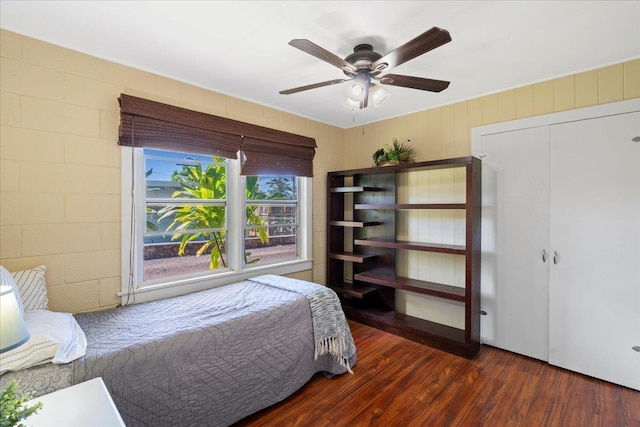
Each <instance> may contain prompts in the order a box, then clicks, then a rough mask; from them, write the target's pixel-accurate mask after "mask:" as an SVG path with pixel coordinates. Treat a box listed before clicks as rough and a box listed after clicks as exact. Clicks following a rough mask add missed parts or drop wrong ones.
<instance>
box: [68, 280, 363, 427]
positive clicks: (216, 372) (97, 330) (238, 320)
mask: <svg viewBox="0 0 640 427" xmlns="http://www.w3.org/2000/svg"><path fill="white" fill-rule="evenodd" d="M76 317H77V320H78V323H79V324H80V326H81V327H82V329H83V330H84V332H85V335H86V336H87V340H88V348H87V354H86V355H85V356H84V357H83V358H82V359H79V360H77V361H75V362H73V363H72V382H73V383H79V382H82V381H86V380H89V379H91V378H94V377H102V378H103V380H104V382H105V384H106V386H107V388H108V389H109V392H110V393H111V396H112V397H113V400H114V402H115V404H116V406H117V407H118V410H119V411H120V413H121V415H122V418H123V419H124V421H125V423H126V424H127V425H128V426H129V427H133V426H143V425H148V426H226V425H230V424H232V423H234V422H236V421H238V420H240V419H242V418H244V417H245V416H247V415H249V414H252V413H254V412H256V411H259V410H260V409H263V408H265V407H267V406H270V405H272V404H274V403H277V402H279V401H281V400H283V399H285V398H286V397H288V396H289V395H291V394H292V393H293V392H294V391H296V390H298V389H299V388H300V387H301V386H302V385H304V384H305V383H306V382H307V381H308V380H309V379H310V378H311V377H312V376H313V374H314V373H316V372H319V371H326V372H329V373H332V374H341V373H344V372H345V371H346V370H347V368H345V367H344V366H343V365H341V363H340V362H339V361H338V360H336V359H335V358H334V357H332V356H331V355H330V354H324V355H321V356H319V357H318V359H317V360H314V336H313V332H312V321H311V311H310V308H309V303H308V301H307V300H306V299H305V297H304V296H303V295H300V294H299V293H297V292H291V291H288V290H285V289H280V288H277V287H273V286H268V285H265V284H261V283H256V282H253V281H244V282H240V283H236V284H233V285H227V286H222V287H219V288H215V289H211V290H207V291H202V292H197V293H193V294H189V295H184V296H180V297H175V298H171V299H167V300H162V301H155V302H150V303H144V304H138V305H133V306H128V307H122V308H118V309H114V310H108V311H104V312H96V313H86V314H80V315H77V316H76ZM349 338H351V337H350V333H349ZM355 359H356V356H355V349H354V354H353V356H352V357H351V360H349V361H348V362H349V364H350V366H353V365H354V364H355V362H356V360H355ZM347 366H348V365H347Z"/></svg>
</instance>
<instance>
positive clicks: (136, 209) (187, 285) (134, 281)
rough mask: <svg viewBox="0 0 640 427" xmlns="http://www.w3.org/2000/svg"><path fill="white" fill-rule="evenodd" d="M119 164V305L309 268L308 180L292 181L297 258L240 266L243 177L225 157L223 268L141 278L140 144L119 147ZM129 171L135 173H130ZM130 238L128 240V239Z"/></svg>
mask: <svg viewBox="0 0 640 427" xmlns="http://www.w3.org/2000/svg"><path fill="white" fill-rule="evenodd" d="M121 167H122V182H121V188H122V206H121V208H122V217H121V219H122V227H121V247H122V256H121V260H122V261H121V263H122V277H121V280H122V288H121V292H120V293H118V296H120V297H121V299H122V305H127V304H131V303H138V302H145V301H153V300H157V299H162V298H168V297H171V296H177V295H182V294H186V293H189V292H195V291H199V290H204V289H209V288H213V287H217V286H222V285H225V284H229V283H234V282H237V281H241V280H245V279H248V278H250V277H253V276H256V275H260V274H278V275H282V274H291V273H296V272H300V271H305V270H311V269H312V268H313V244H312V236H313V226H312V219H313V215H312V199H313V198H312V193H311V191H312V178H311V177H301V176H299V177H297V179H298V205H297V206H298V215H299V221H300V224H299V228H298V233H297V242H296V243H297V252H298V258H296V259H293V260H287V261H283V262H278V263H270V264H265V265H256V266H253V265H247V266H246V267H245V266H244V265H243V264H244V262H243V260H244V229H245V206H246V201H245V191H244V190H245V186H246V184H245V178H244V176H242V175H241V174H240V162H239V161H238V160H236V159H228V160H227V171H226V173H227V213H226V215H227V227H228V232H227V248H226V249H227V257H228V261H229V262H228V264H229V265H228V267H227V268H220V269H217V270H215V272H209V273H208V274H207V273H204V274H203V273H193V274H190V275H185V276H180V277H175V276H174V277H170V278H161V279H153V280H147V281H144V280H143V276H142V275H143V271H144V260H143V250H142V248H143V247H144V242H143V236H144V229H145V226H146V211H145V207H146V204H145V200H146V191H145V189H146V187H145V173H144V156H143V148H140V147H135V148H131V147H125V146H122V147H121ZM134 173H135V176H134ZM132 240H133V241H132Z"/></svg>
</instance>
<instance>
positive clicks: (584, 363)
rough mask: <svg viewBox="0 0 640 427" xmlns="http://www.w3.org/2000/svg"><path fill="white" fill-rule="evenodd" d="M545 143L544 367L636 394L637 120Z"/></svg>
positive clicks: (639, 288)
mask: <svg viewBox="0 0 640 427" xmlns="http://www.w3.org/2000/svg"><path fill="white" fill-rule="evenodd" d="M550 135H551V155H550V158H551V242H550V249H551V251H552V257H553V253H554V252H556V253H557V255H556V261H555V262H556V263H554V264H552V265H551V269H550V270H551V272H550V319H549V322H550V330H549V331H550V336H549V338H550V340H549V362H550V363H552V364H554V365H557V366H560V367H563V368H566V369H570V370H573V371H578V372H581V373H584V374H587V375H591V376H594V377H596V378H601V379H604V380H607V381H611V382H614V383H617V384H622V385H625V386H628V387H631V388H635V389H640V353H639V352H636V351H634V350H633V349H632V347H634V346H640V165H639V162H640V142H633V141H632V140H631V139H632V138H633V137H636V136H640V113H637V112H636V113H628V114H620V115H615V116H608V117H602V118H597V119H591V120H584V121H577V122H572V123H566V124H559V125H554V126H551V133H550Z"/></svg>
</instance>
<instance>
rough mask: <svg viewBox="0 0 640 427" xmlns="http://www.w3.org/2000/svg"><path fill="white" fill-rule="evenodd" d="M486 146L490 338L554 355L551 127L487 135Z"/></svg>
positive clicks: (485, 276)
mask: <svg viewBox="0 0 640 427" xmlns="http://www.w3.org/2000/svg"><path fill="white" fill-rule="evenodd" d="M481 151H482V156H483V160H482V201H483V202H482V203H483V209H482V290H481V292H482V309H483V310H484V311H486V312H487V315H486V316H482V317H481V338H482V342H483V343H486V344H490V345H494V346H496V347H499V348H503V349H505V350H509V351H513V352H516V353H520V354H524V355H526V356H530V357H535V358H537V359H541V360H547V358H548V353H549V351H548V345H549V331H548V329H549V311H548V295H549V294H548V280H549V277H548V275H549V258H548V251H549V128H548V126H544V127H537V128H529V129H521V130H516V131H510V132H504V133H497V134H492V135H484V136H483V137H482V149H481ZM543 251H546V253H547V255H546V262H545V261H544V260H543Z"/></svg>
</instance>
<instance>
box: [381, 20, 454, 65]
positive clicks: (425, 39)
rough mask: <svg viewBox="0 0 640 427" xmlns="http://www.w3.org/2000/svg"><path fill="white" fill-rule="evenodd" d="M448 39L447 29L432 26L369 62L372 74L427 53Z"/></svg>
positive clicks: (449, 38) (449, 37) (448, 40)
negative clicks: (371, 62)
mask: <svg viewBox="0 0 640 427" xmlns="http://www.w3.org/2000/svg"><path fill="white" fill-rule="evenodd" d="M450 41H451V35H450V34H449V32H448V31H447V30H443V29H442V28H438V27H433V28H431V29H429V30H427V31H425V32H424V33H422V34H420V35H419V36H418V37H416V38H414V39H413V40H410V41H408V42H407V43H405V44H403V45H402V46H400V47H399V48H397V49H396V50H394V51H391V52H389V53H387V54H386V55H384V56H383V57H382V58H380V59H378V60H377V61H376V62H374V63H373V64H371V71H372V75H376V74H378V73H380V72H381V71H383V70H386V69H388V68H393V67H397V66H398V65H400V64H404V63H405V62H407V61H409V60H411V59H413V58H415V57H416V56H420V55H422V54H423V53H427V52H429V51H430V50H433V49H435V48H437V47H440V46H442V45H443V44H445V43H449V42H450Z"/></svg>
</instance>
